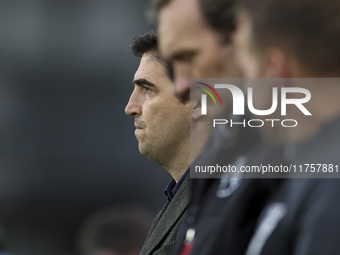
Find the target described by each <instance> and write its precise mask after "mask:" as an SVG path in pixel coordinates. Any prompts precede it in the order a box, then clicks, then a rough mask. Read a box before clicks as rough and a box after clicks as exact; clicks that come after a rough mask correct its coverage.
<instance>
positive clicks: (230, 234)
mask: <svg viewBox="0 0 340 255" xmlns="http://www.w3.org/2000/svg"><path fill="white" fill-rule="evenodd" d="M235 4H236V2H235V1H233V0H218V1H217V0H214V1H212V0H163V1H162V0H158V1H153V7H154V9H153V10H154V12H153V13H154V16H155V17H156V18H157V21H158V30H159V37H160V51H161V53H162V54H163V56H164V57H165V58H166V59H167V60H169V61H170V62H171V63H172V64H173V66H174V81H175V82H174V87H175V91H176V93H177V95H178V96H179V97H181V98H182V99H187V100H188V94H189V91H190V78H202V77H205V78H206V77H211V78H218V77H233V78H235V77H236V78H237V77H240V72H239V70H238V67H237V65H236V63H235V61H234V53H235V47H234V45H233V44H232V43H231V34H232V33H233V32H234V29H235V24H234V17H235V16H234V14H235ZM223 103H224V105H223V107H224V108H225V109H226V110H228V109H230V108H231V107H230V104H231V101H228V100H225V101H223ZM215 131H216V132H214V134H213V137H211V139H210V141H209V144H208V146H207V147H206V148H205V151H204V153H203V154H202V155H200V157H199V158H198V160H197V161H196V162H195V163H194V164H196V165H197V164H198V165H199V164H202V165H203V164H204V165H206V164H212V163H216V162H215V161H214V160H215V159H216V158H218V160H221V162H219V163H221V164H229V163H233V162H236V161H240V162H241V160H239V159H240V158H242V156H243V155H244V154H246V153H247V151H248V150H249V149H250V148H251V147H252V146H253V145H254V143H255V142H256V133H255V132H254V130H249V129H247V128H235V129H232V130H227V129H224V130H219V129H216V130H215ZM254 133H255V134H254ZM216 141H217V142H216ZM191 148H194V146H193V145H192V146H191ZM216 155H219V157H216ZM203 177H204V176H203ZM262 181H263V180H259V181H254V180H249V179H248V180H241V179H239V178H229V177H228V176H224V177H223V178H221V179H195V180H193V181H192V183H193V192H192V195H193V198H192V204H191V205H190V208H189V211H188V217H187V218H186V222H185V224H184V226H183V227H182V229H181V232H180V235H179V238H178V242H177V246H176V253H175V254H183V255H184V254H199V255H202V254H227V253H229V254H243V253H244V251H245V249H246V245H247V242H248V240H249V238H250V235H251V233H252V232H251V231H252V228H253V226H254V225H255V223H256V216H257V215H258V213H259V212H260V211H259V210H260V209H261V205H262V204H263V203H264V201H265V198H266V196H265V195H266V194H267V193H269V192H270V190H271V187H270V186H267V185H258V184H260V183H262ZM264 182H265V180H264ZM258 187H259V188H258ZM249 211H251V212H253V214H252V218H251V220H250V221H247V222H246V224H244V225H242V224H243V222H241V221H240V220H239V219H243V218H242V216H243V215H244V214H245V213H246V212H249ZM234 236H238V237H239V238H237V239H235V238H234Z"/></svg>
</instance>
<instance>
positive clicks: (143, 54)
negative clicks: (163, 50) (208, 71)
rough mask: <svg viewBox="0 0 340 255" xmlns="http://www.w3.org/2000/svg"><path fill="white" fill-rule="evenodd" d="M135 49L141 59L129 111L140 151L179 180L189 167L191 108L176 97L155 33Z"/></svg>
mask: <svg viewBox="0 0 340 255" xmlns="http://www.w3.org/2000/svg"><path fill="white" fill-rule="evenodd" d="M131 48H132V50H133V52H134V54H135V55H136V56H137V57H140V58H141V61H140V65H139V67H138V70H137V71H136V73H135V77H134V79H133V84H134V90H133V92H132V94H131V97H130V100H129V103H128V104H127V106H126V108H125V112H126V114H128V115H130V116H133V117H134V118H135V127H136V130H135V136H136V138H137V140H138V142H139V151H140V153H141V154H143V155H144V156H146V157H147V158H149V159H150V160H152V161H154V162H156V163H158V164H160V165H162V166H163V167H164V168H166V169H167V170H168V171H169V172H170V173H171V174H172V175H173V177H174V179H175V180H176V181H177V180H178V179H179V178H180V177H181V174H182V173H184V172H185V171H186V170H187V168H188V167H189V164H190V163H188V158H189V146H190V105H189V102H185V103H183V102H181V101H180V100H179V99H178V98H176V97H175V95H174V92H173V85H172V81H171V79H170V74H171V69H170V67H169V65H168V63H167V62H166V61H165V60H164V59H163V58H162V57H161V56H160V54H159V53H158V51H157V35H156V34H155V33H153V32H150V33H147V34H144V35H141V36H136V37H135V38H134V39H133V41H132V44H131Z"/></svg>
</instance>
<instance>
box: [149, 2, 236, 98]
mask: <svg viewBox="0 0 340 255" xmlns="http://www.w3.org/2000/svg"><path fill="white" fill-rule="evenodd" d="M152 7H153V10H154V16H155V17H156V19H157V21H158V30H159V38H160V39H159V41H160V43H159V48H160V52H161V53H162V55H163V56H164V57H165V58H166V59H167V60H168V61H170V62H171V63H172V65H173V67H174V85H175V92H176V94H179V95H183V94H186V95H188V92H189V89H190V78H200V77H206V78H211V77H228V76H229V77H238V76H239V73H238V70H237V69H236V68H235V65H234V61H233V52H234V51H233V47H232V45H231V43H230V35H231V32H233V31H234V0H156V1H153V2H152Z"/></svg>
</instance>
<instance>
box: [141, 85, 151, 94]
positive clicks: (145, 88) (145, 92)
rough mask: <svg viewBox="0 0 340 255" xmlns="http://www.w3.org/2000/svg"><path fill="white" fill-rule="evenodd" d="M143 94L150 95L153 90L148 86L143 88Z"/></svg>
mask: <svg viewBox="0 0 340 255" xmlns="http://www.w3.org/2000/svg"><path fill="white" fill-rule="evenodd" d="M143 92H144V94H150V93H151V92H153V90H152V89H151V88H150V87H148V86H143Z"/></svg>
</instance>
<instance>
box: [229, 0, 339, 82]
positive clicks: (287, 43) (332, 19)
mask: <svg viewBox="0 0 340 255" xmlns="http://www.w3.org/2000/svg"><path fill="white" fill-rule="evenodd" d="M339 15H340V2H339V1H337V0H330V1H326V2H325V1H322V0H297V1H287V0H259V1H257V0H241V1H240V15H239V18H238V29H237V33H236V36H235V42H236V44H237V47H238V49H239V53H240V54H238V58H239V60H240V63H241V66H242V69H243V70H244V73H245V74H246V76H247V77H338V76H339V74H340V47H339V45H340V22H339Z"/></svg>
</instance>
